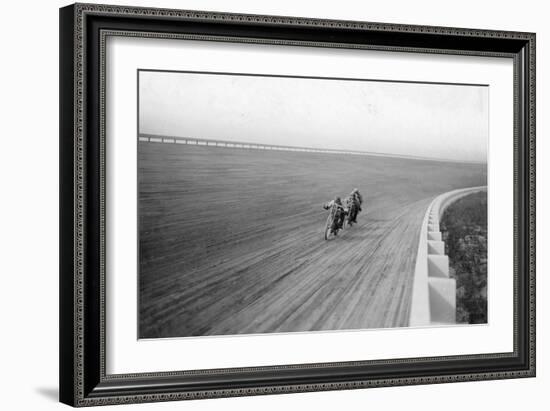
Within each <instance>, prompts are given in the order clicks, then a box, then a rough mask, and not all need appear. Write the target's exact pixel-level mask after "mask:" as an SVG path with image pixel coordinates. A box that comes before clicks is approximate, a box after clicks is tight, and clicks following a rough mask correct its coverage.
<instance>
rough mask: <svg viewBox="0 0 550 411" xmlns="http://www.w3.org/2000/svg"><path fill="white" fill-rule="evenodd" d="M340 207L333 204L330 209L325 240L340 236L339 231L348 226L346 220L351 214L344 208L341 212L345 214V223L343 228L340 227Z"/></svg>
mask: <svg viewBox="0 0 550 411" xmlns="http://www.w3.org/2000/svg"><path fill="white" fill-rule="evenodd" d="M339 207H340V206H338V205H337V204H333V205H332V206H331V207H330V212H329V215H328V217H327V221H326V223H325V240H329V239H331V238H333V237H335V236H336V235H338V231H340V230H343V229H344V227H345V225H346V224H347V223H346V220H347V219H348V218H347V217H348V214H349V212H348V211H347V209H345V208H344V209H343V210H341V211H340V212H342V213H345V215H344V221H343V224H342V227H339V226H338V221H337V220H338V216H339V212H338V208H339Z"/></svg>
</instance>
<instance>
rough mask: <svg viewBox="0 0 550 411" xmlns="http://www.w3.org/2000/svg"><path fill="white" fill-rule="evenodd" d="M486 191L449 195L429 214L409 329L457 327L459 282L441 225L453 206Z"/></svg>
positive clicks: (434, 203)
mask: <svg viewBox="0 0 550 411" xmlns="http://www.w3.org/2000/svg"><path fill="white" fill-rule="evenodd" d="M486 190H487V186H480V187H470V188H463V189H459V190H453V191H449V192H447V193H444V194H441V195H439V196H437V197H436V198H434V199H433V201H432V202H431V204H430V205H429V207H428V209H427V210H426V214H425V215H424V220H423V221H422V226H421V229H420V234H419V241H418V252H417V255H416V265H415V273H414V281H413V292H412V301H411V312H410V316H409V326H411V327H415V326H426V325H436V324H454V323H455V321H456V281H455V279H454V278H450V276H449V257H447V256H446V255H445V243H444V242H443V241H442V235H441V231H440V230H439V222H440V220H441V217H442V216H443V213H444V212H445V210H446V209H447V207H449V206H450V205H451V204H452V203H454V202H455V201H457V200H458V199H460V198H462V197H464V196H467V195H468V194H473V193H477V192H480V191H486Z"/></svg>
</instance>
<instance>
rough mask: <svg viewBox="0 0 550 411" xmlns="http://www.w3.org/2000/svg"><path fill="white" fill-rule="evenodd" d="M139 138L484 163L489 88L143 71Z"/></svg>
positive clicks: (140, 82) (141, 77)
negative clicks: (177, 138)
mask: <svg viewBox="0 0 550 411" xmlns="http://www.w3.org/2000/svg"><path fill="white" fill-rule="evenodd" d="M139 88H140V90H139V92H140V101H139V125H140V132H141V133H146V134H147V133H148V134H161V135H170V136H181V137H197V138H205V139H209V138H210V139H219V140H229V141H244V142H251V143H264V144H279V145H291V146H305V147H314V148H332V149H346V150H361V151H370V152H378V153H390V154H398V155H410V156H420V157H431V158H441V159H452V160H459V161H476V162H485V161H486V159H487V138H488V104H489V101H488V100H489V89H488V87H486V86H458V85H443V84H415V83H396V82H375V81H345V80H326V79H303V78H284V77H264V76H262V77H255V76H236V75H214V74H192V73H167V72H147V71H141V72H140V81H139Z"/></svg>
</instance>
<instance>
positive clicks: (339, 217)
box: [323, 196, 347, 234]
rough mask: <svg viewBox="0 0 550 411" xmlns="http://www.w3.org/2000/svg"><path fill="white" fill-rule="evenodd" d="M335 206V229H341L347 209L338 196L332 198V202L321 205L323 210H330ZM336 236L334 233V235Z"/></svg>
mask: <svg viewBox="0 0 550 411" xmlns="http://www.w3.org/2000/svg"><path fill="white" fill-rule="evenodd" d="M334 205H336V217H335V222H336V228H338V229H341V228H342V226H343V225H344V218H345V217H346V212H347V209H346V208H345V207H344V205H343V204H342V199H341V198H340V197H338V196H336V197H335V198H334V200H331V201H329V202H328V203H325V204H324V205H323V208H324V209H325V210H330V209H331V207H332V206H334ZM335 234H336V233H335Z"/></svg>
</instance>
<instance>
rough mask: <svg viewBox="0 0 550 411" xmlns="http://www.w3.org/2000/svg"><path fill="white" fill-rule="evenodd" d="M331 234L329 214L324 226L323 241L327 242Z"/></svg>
mask: <svg viewBox="0 0 550 411" xmlns="http://www.w3.org/2000/svg"><path fill="white" fill-rule="evenodd" d="M332 234H333V232H332V215H330V214H329V216H328V218H327V222H326V224H325V240H329V239H330V238H331V237H332Z"/></svg>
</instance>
